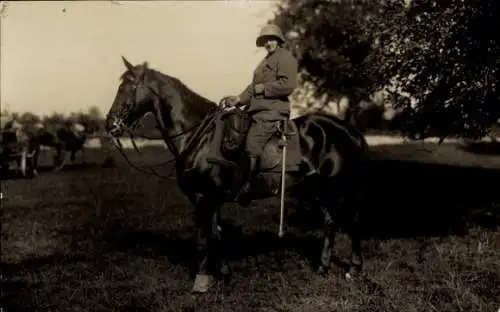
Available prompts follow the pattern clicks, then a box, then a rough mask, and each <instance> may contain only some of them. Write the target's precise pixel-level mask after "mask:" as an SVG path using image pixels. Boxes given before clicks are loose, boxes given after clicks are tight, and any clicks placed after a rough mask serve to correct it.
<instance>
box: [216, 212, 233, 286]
mask: <svg viewBox="0 0 500 312" xmlns="http://www.w3.org/2000/svg"><path fill="white" fill-rule="evenodd" d="M212 233H213V236H214V249H213V250H214V253H213V258H212V259H214V264H215V268H216V270H217V274H220V275H222V276H221V277H228V276H229V275H231V268H230V267H229V263H228V262H227V257H226V252H225V248H224V241H223V236H222V227H221V226H220V206H216V211H215V213H214V214H213V216H212Z"/></svg>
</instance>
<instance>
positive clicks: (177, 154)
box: [108, 80, 225, 179]
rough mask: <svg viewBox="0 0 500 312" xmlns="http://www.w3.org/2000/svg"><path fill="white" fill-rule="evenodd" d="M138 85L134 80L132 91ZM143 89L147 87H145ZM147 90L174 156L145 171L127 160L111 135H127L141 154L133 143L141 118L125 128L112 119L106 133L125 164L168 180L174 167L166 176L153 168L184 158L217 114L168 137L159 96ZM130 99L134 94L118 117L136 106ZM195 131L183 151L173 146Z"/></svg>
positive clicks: (164, 136) (163, 136) (115, 119)
mask: <svg viewBox="0 0 500 312" xmlns="http://www.w3.org/2000/svg"><path fill="white" fill-rule="evenodd" d="M138 85H139V82H137V80H136V81H135V82H134V85H133V90H134V91H135V90H136V89H137V87H138ZM145 87H147V86H145ZM147 88H148V89H149V91H150V92H152V93H153V94H154V96H155V99H154V100H153V102H154V112H153V113H154V114H155V118H156V120H157V122H158V123H159V124H160V131H161V135H162V138H163V140H164V142H165V143H166V144H167V147H168V149H169V150H170V151H171V152H172V153H173V154H174V156H173V157H172V158H171V159H169V160H167V161H165V162H163V163H161V164H158V165H153V166H146V167H147V168H146V169H144V168H140V167H139V166H137V165H136V164H134V163H133V162H132V161H130V159H129V158H128V156H127V155H126V153H125V151H124V148H123V144H122V143H121V141H120V138H118V137H115V136H114V135H113V134H116V133H117V132H122V133H127V134H128V135H129V138H130V140H131V142H132V146H133V147H134V150H135V151H136V152H137V153H139V154H142V152H141V151H140V149H139V148H138V146H137V144H136V142H135V137H136V135H135V129H136V126H137V124H138V123H139V121H140V119H141V118H137V120H135V121H134V122H133V123H132V124H131V125H130V126H127V125H126V123H125V120H124V119H123V118H121V117H114V118H113V121H112V129H111V130H109V131H108V135H110V136H111V137H112V138H113V143H114V145H115V146H116V148H117V149H118V151H119V152H120V154H121V155H122V156H123V157H124V158H125V160H126V161H127V163H128V164H129V165H130V166H132V167H133V168H135V169H137V170H139V171H141V172H144V173H148V174H152V175H155V176H157V177H159V178H163V179H169V178H171V176H172V174H173V173H174V171H175V166H173V167H172V169H171V170H170V172H169V174H168V175H167V176H163V175H160V174H158V172H156V170H154V169H153V168H156V167H161V166H165V165H167V164H170V163H173V162H175V161H176V160H178V159H179V158H182V157H183V156H184V154H185V153H186V151H188V150H189V149H190V147H191V146H192V144H193V143H194V142H195V141H196V138H197V137H198V136H199V135H200V134H201V133H202V132H203V130H205V129H206V128H207V127H208V126H209V125H210V124H211V121H212V120H213V118H212V117H213V116H214V114H215V113H216V112H217V109H216V110H215V111H214V112H210V113H208V114H207V115H206V116H205V117H204V118H203V120H202V121H201V122H198V123H196V124H194V125H193V126H191V127H189V128H188V129H186V130H183V131H180V132H178V133H175V134H171V135H169V134H167V133H165V130H164V129H166V127H165V125H164V124H163V121H162V118H161V114H160V107H159V104H160V100H161V95H160V94H158V93H157V92H156V91H155V90H154V89H152V88H149V87H147ZM132 97H133V98H134V99H135V98H136V97H135V94H134V95H133V96H131V97H128V98H127V101H126V104H125V105H123V107H122V108H121V110H120V113H119V114H118V116H120V115H123V113H124V112H126V113H128V114H130V112H131V111H132V110H133V108H134V107H135V106H136V105H137V102H136V100H132V99H131V98H132ZM223 101H224V99H222V101H221V103H222V102H223ZM222 107H225V105H224V104H223V105H222ZM195 130H196V132H195V133H194V134H193V135H192V136H191V137H190V138H189V140H188V141H187V143H186V145H185V147H184V149H183V151H179V150H178V149H177V146H176V145H175V144H174V142H173V140H174V139H176V138H179V137H181V136H184V135H187V134H190V133H192V132H193V131H195ZM139 137H140V138H143V139H152V138H148V137H146V136H143V135H141V136H139Z"/></svg>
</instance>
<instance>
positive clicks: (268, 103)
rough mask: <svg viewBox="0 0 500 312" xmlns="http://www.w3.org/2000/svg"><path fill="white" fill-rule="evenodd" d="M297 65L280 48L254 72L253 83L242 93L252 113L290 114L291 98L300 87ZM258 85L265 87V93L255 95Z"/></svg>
mask: <svg viewBox="0 0 500 312" xmlns="http://www.w3.org/2000/svg"><path fill="white" fill-rule="evenodd" d="M297 74H298V62H297V60H296V59H295V57H294V56H293V54H292V53H291V52H290V51H288V50H286V49H284V48H282V47H278V48H277V49H276V50H275V51H274V52H273V53H272V54H268V55H267V56H266V57H265V58H264V59H263V60H262V61H261V62H260V64H259V65H258V66H257V68H256V69H255V71H254V75H253V81H252V83H251V84H250V85H249V86H248V87H247V88H246V89H245V90H244V91H243V92H242V93H241V94H240V100H241V102H242V103H243V104H245V105H248V109H247V111H248V112H249V113H256V112H260V111H266V112H267V113H270V114H271V115H273V113H276V114H278V115H282V114H287V115H288V114H290V102H289V100H288V96H290V94H292V92H293V90H294V89H295V88H296V87H297ZM256 84H263V85H264V92H263V93H262V94H254V92H253V87H254V85H256Z"/></svg>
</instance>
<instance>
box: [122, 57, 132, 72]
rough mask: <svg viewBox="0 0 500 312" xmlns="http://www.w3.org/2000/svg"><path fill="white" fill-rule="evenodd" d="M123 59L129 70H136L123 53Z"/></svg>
mask: <svg viewBox="0 0 500 312" xmlns="http://www.w3.org/2000/svg"><path fill="white" fill-rule="evenodd" d="M122 60H123V63H124V64H125V67H127V69H128V70H130V71H133V70H134V65H132V64H130V62H129V61H127V59H126V58H125V57H124V56H123V55H122Z"/></svg>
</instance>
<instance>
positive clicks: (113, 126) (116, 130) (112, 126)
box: [106, 118, 124, 137]
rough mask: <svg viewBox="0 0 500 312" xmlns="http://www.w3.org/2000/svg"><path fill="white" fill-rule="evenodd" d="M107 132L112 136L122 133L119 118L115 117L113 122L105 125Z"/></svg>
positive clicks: (121, 123)
mask: <svg viewBox="0 0 500 312" xmlns="http://www.w3.org/2000/svg"><path fill="white" fill-rule="evenodd" d="M106 128H107V130H108V134H109V135H111V136H113V137H119V136H121V135H122V134H123V131H124V130H123V129H124V128H123V121H122V120H121V119H119V118H115V119H114V120H113V122H111V123H108V125H107V126H106Z"/></svg>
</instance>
